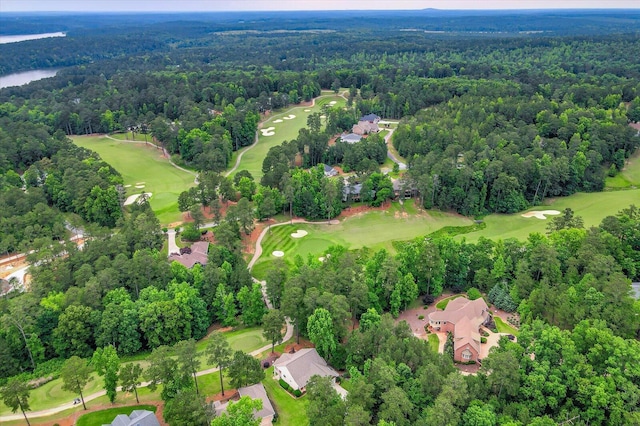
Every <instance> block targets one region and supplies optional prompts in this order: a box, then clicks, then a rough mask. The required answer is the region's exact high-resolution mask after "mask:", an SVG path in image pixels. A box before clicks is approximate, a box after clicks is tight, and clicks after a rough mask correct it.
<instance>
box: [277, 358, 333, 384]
mask: <svg viewBox="0 0 640 426" xmlns="http://www.w3.org/2000/svg"><path fill="white" fill-rule="evenodd" d="M315 375H318V376H322V377H333V378H336V377H338V376H339V374H338V373H337V372H336V371H335V370H334V369H333V368H331V367H329V365H328V364H327V361H325V360H324V359H323V358H322V357H321V356H320V355H319V354H318V352H317V351H316V350H315V349H313V348H312V349H300V350H299V351H297V352H295V353H292V354H283V355H282V356H281V357H280V358H278V359H277V360H276V361H275V362H274V363H273V376H274V379H276V380H279V379H282V380H284V381H285V382H287V384H288V385H289V386H291V388H292V389H293V390H296V389H299V390H300V391H301V392H304V391H305V387H306V386H307V383H308V382H309V379H310V378H311V376H315Z"/></svg>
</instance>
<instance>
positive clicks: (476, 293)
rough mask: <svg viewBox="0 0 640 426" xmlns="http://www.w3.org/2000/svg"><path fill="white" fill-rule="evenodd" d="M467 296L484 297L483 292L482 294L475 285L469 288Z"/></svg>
mask: <svg viewBox="0 0 640 426" xmlns="http://www.w3.org/2000/svg"><path fill="white" fill-rule="evenodd" d="M467 297H468V298H469V300H476V299H480V298H481V297H482V294H480V290H478V289H477V288H475V287H471V288H470V289H469V290H467Z"/></svg>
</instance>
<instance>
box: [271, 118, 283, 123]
mask: <svg viewBox="0 0 640 426" xmlns="http://www.w3.org/2000/svg"><path fill="white" fill-rule="evenodd" d="M273 122H274V123H282V120H280V119H279V118H278V119H277V120H273Z"/></svg>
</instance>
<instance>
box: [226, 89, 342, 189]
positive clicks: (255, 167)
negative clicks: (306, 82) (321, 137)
mask: <svg viewBox="0 0 640 426" xmlns="http://www.w3.org/2000/svg"><path fill="white" fill-rule="evenodd" d="M334 101H335V102H336V103H335V104H334V105H333V106H338V107H344V106H345V105H346V101H345V99H344V98H343V97H341V96H338V95H333V94H331V95H323V96H322V97H320V98H317V99H316V102H315V105H314V106H313V107H311V106H297V107H293V108H287V109H286V110H284V111H278V112H276V113H275V114H273V115H272V116H271V117H269V118H268V119H266V120H265V121H264V122H263V123H262V128H263V129H268V128H269V127H275V130H273V132H274V133H275V134H274V135H273V136H263V135H262V132H261V131H260V130H258V143H257V145H256V146H254V147H253V148H251V149H250V150H248V151H246V152H245V153H244V154H242V159H241V160H240V164H239V165H238V168H237V169H236V170H235V171H234V172H233V173H232V174H231V175H230V176H231V177H233V176H234V175H235V174H236V173H237V172H239V171H240V170H248V171H249V173H251V175H252V176H253V177H254V178H255V179H256V180H257V181H259V180H260V178H261V177H262V162H263V161H264V158H265V157H266V156H267V153H268V152H269V149H271V148H272V147H274V146H278V145H282V143H283V142H284V141H291V140H293V139H295V138H297V137H298V131H299V130H300V129H302V128H303V127H306V126H307V118H308V117H309V115H310V114H312V113H314V112H320V111H322V107H323V106H325V105H329V103H330V102H334ZM305 110H310V111H308V112H305ZM290 115H295V118H293V119H285V117H289V116H290ZM276 120H281V121H280V122H278V123H275V121H276ZM234 161H235V160H234ZM233 164H235V162H234V163H232V165H233Z"/></svg>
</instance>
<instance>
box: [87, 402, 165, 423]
mask: <svg viewBox="0 0 640 426" xmlns="http://www.w3.org/2000/svg"><path fill="white" fill-rule="evenodd" d="M134 410H147V411H153V412H154V413H155V412H156V406H155V405H131V406H128V407H115V408H108V409H106V410H100V411H94V412H92V413H87V414H85V415H83V416H81V417H80V418H79V419H78V422H77V423H76V426H94V425H103V424H110V423H111V422H112V421H113V419H114V418H115V417H116V416H117V415H118V414H126V415H130V414H131V412H132V411H134Z"/></svg>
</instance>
